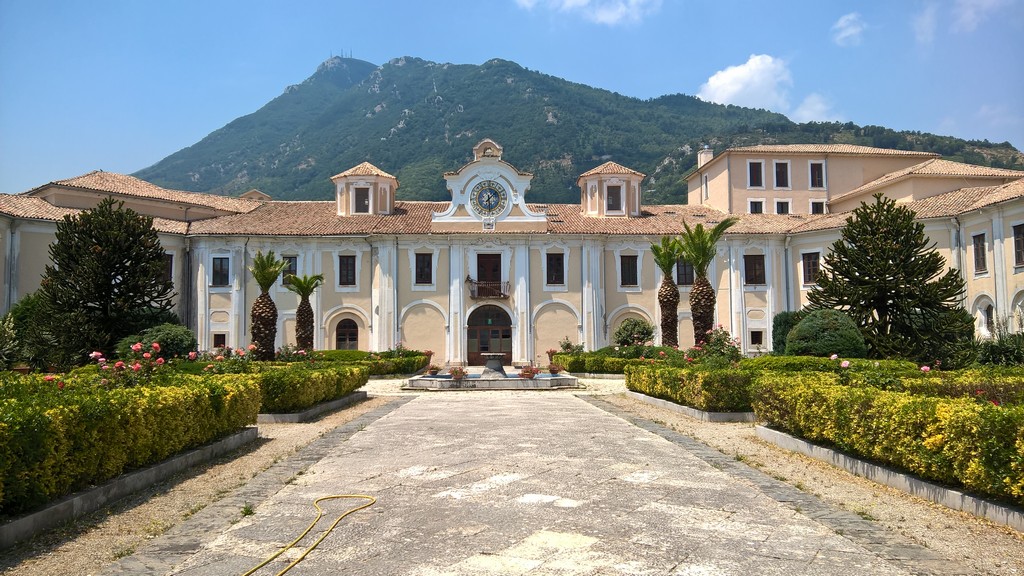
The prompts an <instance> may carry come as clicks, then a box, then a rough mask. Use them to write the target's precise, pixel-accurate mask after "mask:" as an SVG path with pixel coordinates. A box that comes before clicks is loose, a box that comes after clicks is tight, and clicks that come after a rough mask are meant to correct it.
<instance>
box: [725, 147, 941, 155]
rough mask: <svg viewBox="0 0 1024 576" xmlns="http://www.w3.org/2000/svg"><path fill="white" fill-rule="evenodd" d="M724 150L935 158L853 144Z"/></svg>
mask: <svg viewBox="0 0 1024 576" xmlns="http://www.w3.org/2000/svg"><path fill="white" fill-rule="evenodd" d="M726 152H743V153H746V154H749V153H756V154H761V153H763V154H851V155H856V156H922V157H930V158H935V157H937V156H938V154H936V153H934V152H918V151H915V150H893V149H892V148H873V147H871V146H856V145H854V144H759V145H757V146H740V147H738V148H730V149H729V150H726Z"/></svg>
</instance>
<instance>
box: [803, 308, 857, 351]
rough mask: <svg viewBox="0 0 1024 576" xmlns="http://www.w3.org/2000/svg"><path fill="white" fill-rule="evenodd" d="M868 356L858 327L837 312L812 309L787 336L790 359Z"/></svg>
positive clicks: (848, 318) (844, 315)
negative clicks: (793, 357)
mask: <svg viewBox="0 0 1024 576" xmlns="http://www.w3.org/2000/svg"><path fill="white" fill-rule="evenodd" d="M867 353H868V349H867V345H865V344H864V336H863V335H861V333H860V330H859V329H858V328H857V325H856V324H854V322H853V320H852V319H850V317H849V316H847V315H846V314H843V313H842V312H840V311H838V310H815V311H813V312H811V313H809V314H808V315H807V316H806V317H804V319H803V320H801V321H800V322H799V323H798V324H797V325H796V327H794V328H793V330H791V331H790V332H789V335H788V336H787V337H786V354H787V355H790V356H830V355H832V354H838V355H839V356H842V357H844V358H863V357H864V356H866V355H867Z"/></svg>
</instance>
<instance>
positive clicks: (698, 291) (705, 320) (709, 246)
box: [679, 216, 739, 343]
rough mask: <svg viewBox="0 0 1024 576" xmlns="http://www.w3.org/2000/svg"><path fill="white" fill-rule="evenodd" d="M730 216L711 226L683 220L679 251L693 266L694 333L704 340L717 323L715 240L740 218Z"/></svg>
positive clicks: (696, 336) (692, 310) (691, 301)
mask: <svg viewBox="0 0 1024 576" xmlns="http://www.w3.org/2000/svg"><path fill="white" fill-rule="evenodd" d="M738 221H739V219H738V218H736V217H734V216H730V217H728V218H726V219H724V220H722V221H721V222H719V223H718V224H716V225H715V227H714V228H712V229H711V230H707V229H705V228H704V225H703V224H697V225H696V226H694V227H693V228H690V225H689V224H687V223H686V222H683V228H684V231H683V233H682V234H681V235H680V236H679V254H680V256H682V257H683V259H684V260H686V261H687V262H689V263H690V264H691V265H692V266H693V288H692V289H690V314H691V316H692V318H693V337H694V339H695V340H696V341H697V343H700V342H703V341H704V338H705V337H706V335H707V333H708V332H710V331H711V329H712V328H713V327H714V323H715V289H714V288H713V287H712V286H711V282H710V281H708V267H709V266H711V262H712V261H714V259H715V244H717V243H718V239H719V238H721V237H722V235H723V234H725V231H726V230H727V229H728V228H729V227H730V226H732V225H733V224H735V223H736V222H738Z"/></svg>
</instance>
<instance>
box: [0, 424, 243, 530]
mask: <svg viewBox="0 0 1024 576" xmlns="http://www.w3.org/2000/svg"><path fill="white" fill-rule="evenodd" d="M256 437H257V429H256V427H255V426H249V427H247V428H245V429H243V430H242V431H241V432H236V433H235V434H232V435H231V436H228V437H227V438H222V439H220V440H218V441H216V442H213V443H212V444H207V445H205V446H201V447H199V448H195V449H193V450H189V451H188V452H184V453H181V454H178V455H177V456H172V457H171V458H168V459H167V460H164V461H163V462H160V463H158V464H154V465H152V466H148V467H146V468H142V469H140V470H135V471H132V472H128V473H127V474H122V475H120V476H118V477H116V478H114V479H112V480H110V481H108V482H106V483H104V484H102V485H100V486H96V487H95V488H90V489H88V490H85V491H83V492H79V493H77V494H72V495H71V496H67V497H65V498H62V499H60V500H58V501H56V502H54V503H53V504H50V505H49V506H47V507H46V508H43V509H42V510H39V511H37V512H33V513H31V514H28V515H27V516H22V517H21V518H18V519H16V520H12V521H11V522H8V523H7V524H4V525H3V526H0V550H5V549H7V548H10V547H11V546H14V545H15V544H17V543H18V542H21V541H23V540H28V539H29V538H31V537H33V536H35V535H36V534H39V533H40V532H43V531H46V530H49V529H51V528H54V527H56V526H59V525H60V524H63V523H64V522H68V521H71V520H74V519H75V518H79V517H81V516H84V515H86V514H89V513H90V512H95V511H96V510H99V509H100V508H103V507H104V506H106V505H108V504H111V503H113V502H114V501H116V500H120V499H121V498H124V497H125V496H128V495H129V494H132V493H133V492H137V491H139V490H142V489H144V488H148V487H149V486H152V485H153V484H156V483H157V482H161V481H163V480H166V479H167V478H170V477H171V476H173V475H175V474H177V473H179V472H181V471H183V470H187V469H188V468H191V467H193V466H196V465H199V464H202V463H204V462H208V461H210V460H213V459H214V458H216V457H218V456H221V455H223V454H226V453H228V452H231V451H233V450H236V449H238V448H239V447H241V446H243V445H245V444H248V443H249V442H252V441H254V440H256Z"/></svg>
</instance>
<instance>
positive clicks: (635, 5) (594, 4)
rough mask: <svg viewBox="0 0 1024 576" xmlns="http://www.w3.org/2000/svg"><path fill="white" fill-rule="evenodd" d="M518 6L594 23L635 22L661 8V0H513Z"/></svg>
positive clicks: (615, 23) (612, 24)
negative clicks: (561, 14) (577, 17)
mask: <svg viewBox="0 0 1024 576" xmlns="http://www.w3.org/2000/svg"><path fill="white" fill-rule="evenodd" d="M515 2H516V4H517V5H518V6H519V7H520V8H525V9H526V10H533V9H534V8H535V7H537V6H541V7H543V8H546V9H548V10H551V11H554V12H561V13H567V14H576V15H579V16H581V17H583V19H585V20H589V21H590V22H594V23H596V24H604V25H607V26H615V25H617V24H621V23H624V22H626V23H636V22H640V21H642V20H643V19H644V18H646V17H647V16H650V15H651V14H654V13H655V12H657V11H658V10H659V9H661V2H662V0H515Z"/></svg>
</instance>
